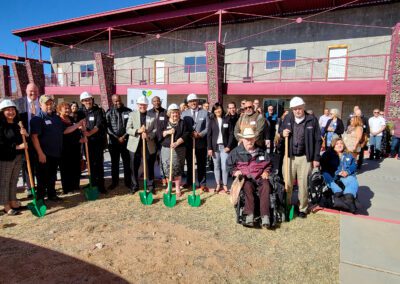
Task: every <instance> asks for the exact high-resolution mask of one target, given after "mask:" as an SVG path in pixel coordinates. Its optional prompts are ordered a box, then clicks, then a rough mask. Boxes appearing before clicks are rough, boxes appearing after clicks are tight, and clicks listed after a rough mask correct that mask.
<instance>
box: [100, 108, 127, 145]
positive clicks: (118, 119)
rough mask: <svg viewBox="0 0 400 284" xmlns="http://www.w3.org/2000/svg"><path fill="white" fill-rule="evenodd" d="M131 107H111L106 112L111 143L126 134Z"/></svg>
mask: <svg viewBox="0 0 400 284" xmlns="http://www.w3.org/2000/svg"><path fill="white" fill-rule="evenodd" d="M130 112H132V110H131V109H130V108H127V107H125V106H122V107H121V108H119V109H116V108H115V107H111V108H110V109H109V110H108V111H107V113H106V121H107V133H108V135H109V137H110V143H113V142H117V143H118V141H117V139H118V138H119V137H122V136H126V135H127V134H126V123H127V122H128V118H129V113H130Z"/></svg>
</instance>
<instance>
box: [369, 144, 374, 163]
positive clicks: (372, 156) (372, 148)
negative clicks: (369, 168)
mask: <svg viewBox="0 0 400 284" xmlns="http://www.w3.org/2000/svg"><path fill="white" fill-rule="evenodd" d="M374 155H375V146H373V145H371V146H370V147H369V158H368V159H369V160H373V159H374Z"/></svg>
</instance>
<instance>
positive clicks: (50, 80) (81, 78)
mask: <svg viewBox="0 0 400 284" xmlns="http://www.w3.org/2000/svg"><path fill="white" fill-rule="evenodd" d="M98 84H99V82H98V76H97V72H96V71H87V72H73V73H72V72H70V73H53V74H50V75H45V86H46V87H79V86H95V85H98Z"/></svg>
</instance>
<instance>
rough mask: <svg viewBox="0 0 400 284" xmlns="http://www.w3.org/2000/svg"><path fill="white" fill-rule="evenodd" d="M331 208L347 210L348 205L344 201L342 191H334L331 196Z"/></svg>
mask: <svg viewBox="0 0 400 284" xmlns="http://www.w3.org/2000/svg"><path fill="white" fill-rule="evenodd" d="M333 208H335V209H338V210H341V211H349V209H350V208H349V206H348V205H347V203H345V202H344V197H343V193H342V192H336V193H335V194H334V196H333Z"/></svg>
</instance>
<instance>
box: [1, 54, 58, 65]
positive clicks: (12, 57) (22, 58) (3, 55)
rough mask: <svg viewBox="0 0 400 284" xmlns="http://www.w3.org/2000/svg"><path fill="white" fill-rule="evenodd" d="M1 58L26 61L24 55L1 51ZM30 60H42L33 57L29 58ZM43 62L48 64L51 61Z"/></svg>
mask: <svg viewBox="0 0 400 284" xmlns="http://www.w3.org/2000/svg"><path fill="white" fill-rule="evenodd" d="M0 59H4V60H11V61H18V62H25V61H26V59H27V58H26V57H23V56H17V55H11V54H6V53H0ZM28 59H29V60H33V61H40V60H37V59H33V58H28ZM41 62H43V63H47V64H51V62H50V61H47V60H42V61H41Z"/></svg>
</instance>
